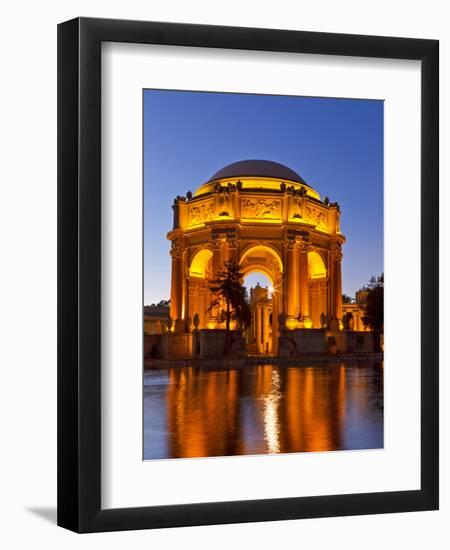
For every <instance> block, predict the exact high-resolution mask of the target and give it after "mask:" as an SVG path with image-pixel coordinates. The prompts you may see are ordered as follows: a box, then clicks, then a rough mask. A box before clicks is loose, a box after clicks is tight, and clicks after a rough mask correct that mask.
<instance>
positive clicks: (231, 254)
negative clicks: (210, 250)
mask: <svg viewBox="0 0 450 550" xmlns="http://www.w3.org/2000/svg"><path fill="white" fill-rule="evenodd" d="M238 246H239V240H238V239H236V238H235V237H232V238H229V239H227V249H228V250H227V251H228V254H227V256H228V257H227V259H228V260H230V261H232V262H233V263H234V264H235V265H238V263H239V261H238Z"/></svg>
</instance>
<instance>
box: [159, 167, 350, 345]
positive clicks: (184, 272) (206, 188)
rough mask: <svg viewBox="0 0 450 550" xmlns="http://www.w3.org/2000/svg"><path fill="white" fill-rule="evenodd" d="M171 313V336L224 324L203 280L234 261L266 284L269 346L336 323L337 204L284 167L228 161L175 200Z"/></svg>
mask: <svg viewBox="0 0 450 550" xmlns="http://www.w3.org/2000/svg"><path fill="white" fill-rule="evenodd" d="M173 210H174V223H173V229H172V230H171V231H170V232H169V233H168V239H169V240H170V241H171V256H172V279H171V297H170V298H171V303H170V316H171V318H172V320H173V329H172V330H173V332H174V333H175V334H188V333H190V332H191V331H192V329H193V328H194V327H193V320H194V318H195V319H196V320H197V326H196V328H197V329H199V330H202V329H210V330H211V329H216V330H217V329H223V328H224V324H223V323H221V321H220V316H219V314H220V311H218V308H215V309H211V308H210V305H211V301H212V296H211V293H210V291H209V282H210V280H211V279H215V278H216V277H217V276H218V274H219V273H220V271H221V270H222V269H223V267H224V262H225V261H227V260H232V261H233V262H234V263H236V264H238V265H239V267H240V270H241V272H242V274H243V275H244V277H245V276H246V275H249V274H250V273H253V272H260V273H263V274H265V275H266V276H267V277H268V278H269V280H270V282H271V297H272V299H271V315H270V327H269V329H270V333H271V335H272V341H271V342H270V350H271V352H272V353H277V352H278V336H279V335H281V334H285V333H286V332H287V331H297V330H311V329H326V330H328V331H332V332H339V331H341V330H342V327H343V325H342V275H341V262H342V251H341V247H342V244H343V243H344V242H345V237H344V236H343V235H342V233H341V231H340V221H339V220H340V209H339V205H338V204H337V203H332V202H330V201H329V200H328V199H327V198H325V199H324V200H322V199H321V197H320V195H319V193H318V192H317V191H316V190H315V189H313V188H312V187H311V186H310V185H309V184H307V183H306V182H305V181H304V180H303V179H302V178H301V176H299V175H298V174H297V173H296V172H294V171H293V170H291V169H290V168H288V167H286V166H283V165H281V164H278V163H276V162H271V161H265V160H247V161H241V162H236V163H234V164H230V165H228V166H226V167H225V168H223V169H222V170H220V171H219V172H217V173H216V174H215V175H214V176H213V177H212V178H211V179H210V180H208V181H207V182H206V183H204V184H203V185H201V186H200V187H199V188H198V189H197V190H196V191H195V193H194V194H192V193H190V192H189V193H187V196H186V197H180V196H179V197H177V198H176V199H175V201H174V204H173Z"/></svg>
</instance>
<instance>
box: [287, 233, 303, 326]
mask: <svg viewBox="0 0 450 550" xmlns="http://www.w3.org/2000/svg"><path fill="white" fill-rule="evenodd" d="M286 264H287V268H286V291H285V293H284V294H285V300H286V315H287V319H286V326H287V328H295V327H296V326H297V324H298V321H297V317H298V314H299V268H298V267H299V266H298V251H297V245H296V242H295V239H288V240H287V241H286Z"/></svg>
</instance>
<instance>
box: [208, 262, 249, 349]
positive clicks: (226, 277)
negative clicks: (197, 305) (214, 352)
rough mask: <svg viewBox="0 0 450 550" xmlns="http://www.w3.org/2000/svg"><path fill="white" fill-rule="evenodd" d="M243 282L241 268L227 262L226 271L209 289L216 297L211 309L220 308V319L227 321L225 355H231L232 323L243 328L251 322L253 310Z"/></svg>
mask: <svg viewBox="0 0 450 550" xmlns="http://www.w3.org/2000/svg"><path fill="white" fill-rule="evenodd" d="M241 281H242V273H241V272H240V271H239V266H237V265H236V264H235V263H234V262H232V261H227V262H225V265H224V269H223V270H222V271H221V272H220V273H219V274H218V277H217V279H214V280H213V281H211V283H210V287H209V289H210V291H211V292H212V293H213V295H214V297H215V298H214V299H213V301H212V302H211V305H210V307H209V309H210V310H211V309H214V308H216V307H220V308H221V311H220V319H221V320H222V322H223V321H225V346H224V355H226V354H228V353H229V351H230V348H231V344H232V342H230V322H231V321H232V320H235V321H236V322H237V323H238V325H239V326H240V327H243V328H244V327H246V326H248V325H249V324H250V322H251V310H250V306H249V304H248V302H247V299H246V290H245V287H244V286H243V285H242V282H241ZM222 306H224V308H222Z"/></svg>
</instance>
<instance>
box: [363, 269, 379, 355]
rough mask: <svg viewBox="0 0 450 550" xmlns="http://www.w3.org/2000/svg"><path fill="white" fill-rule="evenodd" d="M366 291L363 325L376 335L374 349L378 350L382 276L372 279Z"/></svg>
mask: <svg viewBox="0 0 450 550" xmlns="http://www.w3.org/2000/svg"><path fill="white" fill-rule="evenodd" d="M364 290H366V291H367V295H366V299H365V304H364V316H363V318H362V321H363V323H364V324H365V325H366V326H368V327H369V328H370V329H371V330H373V332H374V333H375V335H376V348H377V351H379V349H380V335H381V333H382V332H383V328H384V274H383V273H382V274H381V275H380V276H379V277H377V278H375V277H372V278H371V279H370V282H369V284H368V285H367V287H365V289H364Z"/></svg>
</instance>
